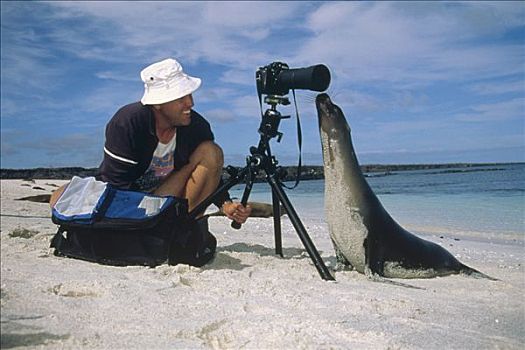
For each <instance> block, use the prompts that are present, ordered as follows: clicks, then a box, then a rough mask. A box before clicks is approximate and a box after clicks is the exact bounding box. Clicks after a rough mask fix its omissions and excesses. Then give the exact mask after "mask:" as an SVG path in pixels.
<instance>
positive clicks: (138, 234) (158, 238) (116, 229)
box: [51, 176, 190, 267]
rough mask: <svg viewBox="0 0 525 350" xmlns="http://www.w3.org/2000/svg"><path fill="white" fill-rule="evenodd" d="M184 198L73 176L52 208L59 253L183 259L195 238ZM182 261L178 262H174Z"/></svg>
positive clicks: (152, 261)
mask: <svg viewBox="0 0 525 350" xmlns="http://www.w3.org/2000/svg"><path fill="white" fill-rule="evenodd" d="M187 214H188V203H187V200H186V199H184V198H178V197H174V196H155V195H152V194H149V193H144V192H135V191H128V190H121V189H117V188H115V187H114V186H112V185H110V184H108V183H105V182H102V181H97V180H95V178H93V177H88V178H80V177H76V176H75V177H73V179H72V180H71V182H70V183H69V185H68V186H67V188H66V190H65V191H64V193H62V195H61V196H60V198H59V199H58V201H57V203H56V204H55V205H54V207H53V209H52V221H53V222H54V223H55V224H57V225H59V228H58V231H57V233H56V234H55V236H54V237H53V238H52V240H51V248H54V254H55V255H56V256H65V257H70V258H76V259H82V260H87V261H91V262H96V263H99V264H105V265H117V266H126V265H145V266H150V267H154V266H157V265H160V264H162V263H164V262H166V261H168V263H171V260H173V261H176V260H179V259H178V257H177V255H179V253H180V251H182V250H183V247H184V246H185V245H186V242H187V241H188V237H189V236H190V231H189V224H188V219H187ZM177 262H179V261H176V262H175V264H176V263H177Z"/></svg>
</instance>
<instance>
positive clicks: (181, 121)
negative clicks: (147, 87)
mask: <svg viewBox="0 0 525 350" xmlns="http://www.w3.org/2000/svg"><path fill="white" fill-rule="evenodd" d="M192 107H193V97H192V96H191V94H189V95H186V96H184V97H181V98H178V99H176V100H174V101H171V102H167V103H164V104H161V105H160V106H159V109H158V112H159V113H160V115H161V116H162V117H163V118H164V119H165V120H166V121H167V122H168V123H169V124H170V125H172V126H185V125H189V124H190V122H191V117H190V112H191V108H192Z"/></svg>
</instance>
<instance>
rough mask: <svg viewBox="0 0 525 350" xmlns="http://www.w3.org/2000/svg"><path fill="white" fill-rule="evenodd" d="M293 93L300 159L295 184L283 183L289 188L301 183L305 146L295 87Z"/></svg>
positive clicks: (291, 188)
mask: <svg viewBox="0 0 525 350" xmlns="http://www.w3.org/2000/svg"><path fill="white" fill-rule="evenodd" d="M292 95H293V103H294V106H295V116H296V117H297V145H298V146H299V160H298V162H297V173H296V174H295V184H294V185H293V186H291V187H288V186H286V185H285V184H284V183H283V186H284V187H286V188H287V189H289V190H293V189H294V188H296V187H297V185H299V181H300V179H301V171H302V170H301V166H302V159H301V158H302V157H301V153H302V152H301V150H302V146H303V135H302V132H301V119H300V118H299V109H297V99H296V98H295V89H292Z"/></svg>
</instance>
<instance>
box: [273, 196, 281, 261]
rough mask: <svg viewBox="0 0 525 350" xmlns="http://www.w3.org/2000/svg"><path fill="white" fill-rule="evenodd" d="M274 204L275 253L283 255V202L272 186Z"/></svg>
mask: <svg viewBox="0 0 525 350" xmlns="http://www.w3.org/2000/svg"><path fill="white" fill-rule="evenodd" d="M272 206H273V230H274V235H275V254H277V255H280V256H281V258H282V257H283V244H282V240H281V203H280V202H279V197H278V196H277V194H276V193H275V190H274V189H273V188H272Z"/></svg>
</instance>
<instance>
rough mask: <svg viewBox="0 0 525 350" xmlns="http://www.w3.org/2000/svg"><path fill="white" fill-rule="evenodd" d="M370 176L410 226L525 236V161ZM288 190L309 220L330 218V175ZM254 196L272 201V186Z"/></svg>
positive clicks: (235, 193)
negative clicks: (327, 179) (327, 213)
mask: <svg viewBox="0 0 525 350" xmlns="http://www.w3.org/2000/svg"><path fill="white" fill-rule="evenodd" d="M368 175H369V176H368V177H367V181H368V183H369V184H370V186H371V188H372V189H373V190H374V192H375V193H376V195H377V196H378V198H379V200H380V201H381V203H382V204H383V206H384V207H385V209H386V210H387V211H388V212H389V213H390V215H392V217H393V218H394V219H395V220H396V221H397V222H399V223H400V224H401V225H402V226H404V227H405V228H407V229H410V230H416V231H421V232H427V233H434V234H439V233H442V234H455V235H458V236H461V235H463V236H476V237H478V238H487V239H498V238H500V239H503V240H516V239H519V240H522V239H523V237H524V236H525V164H505V165H487V166H478V167H471V168H447V169H431V170H417V171H398V172H392V173H390V174H388V175H385V174H368ZM286 184H287V185H292V184H293V183H286ZM243 191H244V185H237V186H235V187H233V188H232V189H231V190H230V194H231V196H232V197H235V198H241V197H242V193H243ZM285 191H286V194H287V195H288V197H289V198H290V201H291V202H292V204H293V205H294V208H295V209H296V211H297V212H298V214H299V216H300V218H301V219H303V221H305V220H309V221H324V220H325V219H324V217H325V216H324V180H308V181H301V183H300V184H299V186H298V187H297V188H295V189H294V190H285ZM249 200H250V201H257V202H266V203H271V190H270V186H269V185H268V184H266V183H257V184H254V186H253V189H252V192H251V195H250V199H249Z"/></svg>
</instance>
